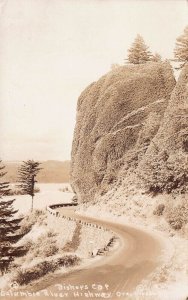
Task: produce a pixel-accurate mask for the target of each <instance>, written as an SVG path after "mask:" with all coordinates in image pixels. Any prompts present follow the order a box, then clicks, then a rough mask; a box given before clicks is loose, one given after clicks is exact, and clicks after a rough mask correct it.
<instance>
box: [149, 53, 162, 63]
mask: <svg viewBox="0 0 188 300" xmlns="http://www.w3.org/2000/svg"><path fill="white" fill-rule="evenodd" d="M151 61H154V62H162V61H163V60H162V57H161V55H160V54H159V53H155V54H153V55H152V57H151Z"/></svg>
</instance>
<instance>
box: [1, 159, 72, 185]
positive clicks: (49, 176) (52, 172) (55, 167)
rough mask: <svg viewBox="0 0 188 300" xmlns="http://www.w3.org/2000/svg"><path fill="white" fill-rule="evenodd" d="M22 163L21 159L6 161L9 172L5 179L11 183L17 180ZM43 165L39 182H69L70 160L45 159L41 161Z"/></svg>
mask: <svg viewBox="0 0 188 300" xmlns="http://www.w3.org/2000/svg"><path fill="white" fill-rule="evenodd" d="M21 164H22V162H20V161H16V162H11V161H10V162H4V165H5V166H6V172H7V174H6V175H5V177H4V179H5V180H7V181H9V182H11V183H13V182H16V181H17V178H18V168H19V166H21ZM41 167H42V168H43V169H42V170H41V171H40V173H39V175H38V177H37V180H38V182H39V183H62V182H69V173H70V161H56V160H48V161H43V162H41Z"/></svg>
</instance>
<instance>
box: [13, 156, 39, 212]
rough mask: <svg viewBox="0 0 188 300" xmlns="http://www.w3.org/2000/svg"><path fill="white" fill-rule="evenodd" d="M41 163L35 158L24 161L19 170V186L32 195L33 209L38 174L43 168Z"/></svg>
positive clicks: (25, 192)
mask: <svg viewBox="0 0 188 300" xmlns="http://www.w3.org/2000/svg"><path fill="white" fill-rule="evenodd" d="M39 165H40V163H39V162H35V161H34V160H28V161H24V162H23V164H22V166H21V167H20V168H19V170H18V174H19V182H20V184H19V185H18V187H19V188H20V189H21V191H22V192H23V193H24V194H28V195H30V196H31V197H32V204H31V211H32V210H33V198H34V196H35V183H36V182H37V180H36V176H37V174H38V173H39V171H40V170H41V168H39Z"/></svg>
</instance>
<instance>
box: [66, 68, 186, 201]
mask: <svg viewBox="0 0 188 300" xmlns="http://www.w3.org/2000/svg"><path fill="white" fill-rule="evenodd" d="M186 74H187V73H186ZM186 74H185V73H184V75H182V78H183V79H182V80H181V82H182V81H186V79H185V77H186V76H187V75H186ZM181 82H180V83H179V84H178V85H177V88H176V89H175V91H174V92H173V96H172V99H171V101H170V103H169V105H168V102H169V100H170V97H171V94H172V91H173V89H174V86H175V79H174V76H173V72H172V69H171V67H170V65H169V63H168V62H165V63H152V62H149V63H147V64H143V65H137V66H122V67H119V68H117V69H114V70H112V71H111V72H109V73H108V74H106V75H105V76H103V77H102V78H100V79H99V80H98V81H97V82H95V83H92V84H91V85H90V86H89V87H88V88H86V90H85V91H84V92H83V93H82V94H81V96H80V98H79V100H78V104H77V120H76V127H75V132H74V139H73V145H72V167H71V180H72V187H73V189H74V191H75V193H76V194H77V196H78V199H79V200H80V201H82V202H87V201H92V200H93V199H94V196H95V195H102V194H103V193H105V192H106V191H107V190H108V188H109V185H112V184H113V185H114V184H116V182H117V181H119V180H120V178H121V176H122V174H128V172H130V170H131V172H134V171H135V170H136V169H138V168H139V165H141V166H143V167H144V166H145V165H146V161H145V159H146V157H147V159H148V160H149V157H150V156H151V155H153V153H154V151H155V150H154V148H156V147H162V146H161V143H163V142H164V130H167V131H168V134H167V135H168V136H169V137H170V136H172V135H173V134H175V133H176V132H174V131H173V129H172V127H173V126H172V124H173V122H177V121H178V122H180V123H181V125H180V127H181V134H183V128H184V127H185V126H186V124H185V123H184V121H182V117H181V116H180V115H181V114H182V109H183V111H184V109H187V108H185V107H184V102H185V100H183V99H184V96H183V94H184V91H185V84H182V83H181ZM180 90H181V91H182V92H180ZM177 96H178V97H180V99H181V101H179V100H178V99H177ZM175 99H176V100H175ZM176 102H178V111H179V113H178V114H177V113H176V115H178V119H175V118H174V119H173V118H171V115H172V114H173V113H174V110H176V109H177V107H176ZM182 105H183V107H182ZM167 107H171V108H169V109H168V112H167V111H166V108H167ZM173 107H174V108H173ZM164 114H165V115H164ZM169 122H170V123H169ZM183 124H184V125H183ZM165 136H166V134H165ZM179 139H180V140H178V143H179V144H181V145H182V140H181V137H180V138H179ZM168 140H169V141H170V140H171V141H172V144H173V143H174V146H175V147H176V146H177V144H176V142H173V141H174V140H173V139H170V138H169V139H168ZM165 141H166V140H165ZM168 143H169V142H167V141H166V142H165V144H166V147H168ZM186 145H187V144H186V142H185V147H187V146H186ZM138 173H139V172H138ZM145 173H147V172H145ZM119 174H121V175H119ZM141 177H144V174H141Z"/></svg>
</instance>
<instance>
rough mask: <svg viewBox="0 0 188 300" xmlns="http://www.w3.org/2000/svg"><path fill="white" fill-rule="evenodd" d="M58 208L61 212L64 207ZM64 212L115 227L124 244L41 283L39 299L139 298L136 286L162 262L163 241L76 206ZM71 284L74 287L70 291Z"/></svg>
mask: <svg viewBox="0 0 188 300" xmlns="http://www.w3.org/2000/svg"><path fill="white" fill-rule="evenodd" d="M58 211H59V213H60V214H61V213H62V208H61V209H58ZM63 214H64V215H67V216H72V217H74V218H77V219H79V220H83V221H87V222H90V223H97V224H98V225H102V226H104V227H106V228H108V229H110V230H112V231H113V232H115V233H116V234H117V235H118V236H119V237H120V244H119V247H117V248H116V249H115V250H113V251H111V252H109V253H108V255H107V256H104V257H103V258H102V259H100V260H96V261H95V262H94V263H92V264H91V265H87V266H85V267H84V266H83V267H82V268H81V269H77V270H74V271H72V272H70V273H67V274H64V275H59V276H54V277H52V278H51V279H50V285H49V280H48V281H45V280H43V281H42V282H40V283H38V284H37V285H35V287H33V288H32V291H33V292H36V291H40V293H41V296H40V297H36V299H40V300H44V299H45V300H46V299H50V300H51V299H62V298H63V299H69V300H70V299H71V300H73V299H78V300H83V299H133V300H134V299H137V298H136V297H135V296H134V295H132V293H133V291H134V289H135V288H136V286H137V285H138V284H139V283H140V282H141V280H142V279H144V278H145V277H146V276H147V275H149V274H150V273H151V272H152V271H154V269H155V268H156V267H157V266H158V265H159V264H160V254H161V250H162V246H161V243H160V241H159V240H158V239H157V238H156V237H154V236H152V235H151V234H149V233H147V232H145V231H143V230H140V229H136V228H134V227H130V226H125V225H122V224H118V223H114V222H110V221H106V220H104V221H102V220H101V219H96V218H91V217H87V216H82V215H78V214H75V212H74V210H73V209H65V208H63ZM70 284H71V286H73V287H70V290H69V291H67V289H68V286H69V285H70ZM76 286H77V288H76ZM41 290H45V291H42V292H41ZM128 293H129V295H128ZM142 299H143V298H142ZM144 299H145V298H144ZM147 299H148V298H147Z"/></svg>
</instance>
